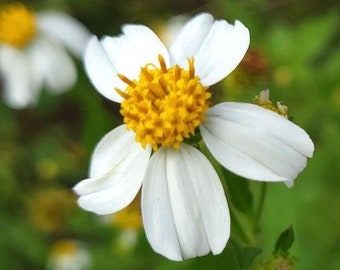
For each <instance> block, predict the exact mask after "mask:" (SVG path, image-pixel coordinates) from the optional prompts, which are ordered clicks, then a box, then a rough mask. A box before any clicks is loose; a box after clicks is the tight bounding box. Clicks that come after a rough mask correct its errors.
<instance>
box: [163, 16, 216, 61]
mask: <svg viewBox="0 0 340 270" xmlns="http://www.w3.org/2000/svg"><path fill="white" fill-rule="evenodd" d="M213 22H214V18H213V16H211V15H210V14H207V13H202V14H199V15H197V16H195V17H193V18H192V19H190V20H189V21H188V22H187V23H186V24H185V25H184V26H183V28H182V29H181V30H180V31H179V34H178V37H177V38H176V39H175V42H174V43H173V44H172V45H171V47H170V55H171V63H172V64H179V65H180V66H185V65H186V63H187V59H188V57H194V56H195V55H196V53H197V52H198V50H199V48H200V46H201V44H202V41H203V40H204V39H205V38H206V36H207V34H208V32H209V31H210V28H211V26H212V24H213Z"/></svg>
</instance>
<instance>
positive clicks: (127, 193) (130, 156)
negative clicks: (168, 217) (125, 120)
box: [74, 125, 151, 215]
mask: <svg viewBox="0 0 340 270" xmlns="http://www.w3.org/2000/svg"><path fill="white" fill-rule="evenodd" d="M134 135H135V134H134V133H133V132H128V131H127V130H126V126H125V125H122V126H119V127H117V128H115V129H114V130H112V131H111V132H109V133H108V134H106V135H105V136H104V137H103V139H102V140H101V141H100V142H99V144H98V145H97V147H96V149H95V151H94V153H93V156H92V161H91V169H90V176H89V179H86V180H83V181H81V182H80V183H78V184H77V185H76V186H75V187H74V190H75V192H76V193H77V194H79V195H80V198H79V199H78V204H79V205H80V206H81V207H82V208H84V209H86V210H88V211H92V212H95V213H97V214H103V215H104V214H111V213H114V212H117V211H119V210H121V209H123V208H124V207H126V206H127V205H128V204H129V203H130V202H131V201H132V200H133V199H134V198H135V197H136V195H137V193H138V191H139V189H140V187H141V185H142V180H143V177H144V173H145V170H146V168H147V163H148V161H149V158H150V155H151V148H150V147H148V148H146V149H143V148H142V147H141V146H140V144H139V143H137V142H136V141H135V139H134Z"/></svg>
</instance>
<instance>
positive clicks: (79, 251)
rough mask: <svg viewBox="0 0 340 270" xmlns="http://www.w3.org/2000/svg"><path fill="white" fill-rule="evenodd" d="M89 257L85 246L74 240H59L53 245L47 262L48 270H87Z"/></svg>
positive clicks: (89, 262)
mask: <svg viewBox="0 0 340 270" xmlns="http://www.w3.org/2000/svg"><path fill="white" fill-rule="evenodd" d="M90 266H91V256H90V253H89V251H88V250H87V249H86V248H85V246H84V245H83V244H82V243H80V242H78V241H74V240H69V239H66V240H59V241H58V242H56V243H54V244H53V246H52V248H51V251H50V253H49V256H48V260H47V269H48V270H87V269H90Z"/></svg>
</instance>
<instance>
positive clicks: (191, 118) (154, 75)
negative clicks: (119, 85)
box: [116, 55, 211, 150]
mask: <svg viewBox="0 0 340 270" xmlns="http://www.w3.org/2000/svg"><path fill="white" fill-rule="evenodd" d="M158 60H159V64H160V68H158V67H157V66H155V65H154V64H147V65H146V66H145V67H142V68H141V72H140V74H139V78H138V79H135V80H129V79H128V78H126V77H125V76H124V75H118V76H119V77H120V79H121V80H123V81H124V82H125V83H127V85H128V86H127V88H126V89H125V91H122V90H120V89H116V91H117V92H118V93H119V94H120V95H121V96H122V97H123V98H124V101H123V102H122V103H121V110H120V113H121V114H122V116H123V117H124V122H125V123H126V126H127V129H129V130H133V131H134V132H135V133H136V138H135V139H136V141H138V142H140V143H141V144H142V146H143V147H146V145H148V144H150V145H151V146H152V148H153V149H154V150H157V149H158V147H159V146H164V147H174V148H175V149H179V148H180V143H181V142H183V140H184V139H185V138H189V137H190V136H192V135H194V134H195V129H196V128H197V127H198V126H199V125H200V123H201V122H202V121H203V120H204V115H205V112H206V111H207V110H208V108H209V101H208V100H209V98H210V97H211V93H210V92H208V91H207V89H208V87H205V86H203V85H202V84H201V82H200V78H199V77H198V76H195V69H194V61H193V59H188V64H189V68H188V69H187V70H185V69H183V68H181V67H180V66H178V65H175V66H173V67H171V68H167V67H166V64H165V61H164V59H163V57H162V56H161V55H159V57H158Z"/></svg>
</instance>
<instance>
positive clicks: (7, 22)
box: [0, 3, 90, 109]
mask: <svg viewBox="0 0 340 270" xmlns="http://www.w3.org/2000/svg"><path fill="white" fill-rule="evenodd" d="M89 37H90V33H89V32H88V30H87V29H86V28H85V27H84V26H83V25H81V24H80V23H79V22H78V21H76V20H75V19H73V18H72V17H70V16H69V15H67V14H64V13H60V12H39V13H33V12H32V11H31V10H29V9H27V8H26V7H25V6H24V5H22V4H19V3H15V4H8V5H4V6H2V7H1V10H0V76H1V78H2V80H3V98H4V101H5V102H6V104H7V105H8V106H10V107H12V108H16V109H21V108H25V107H28V106H32V105H35V104H36V102H37V99H38V96H39V93H40V89H41V88H42V87H46V89H47V90H49V91H51V92H52V93H56V94H59V93H63V92H64V91H66V90H68V89H70V88H71V87H72V86H73V85H74V83H75V82H76V78H77V71H76V68H75V65H74V63H73V62H72V60H71V58H70V56H69V55H68V54H67V53H66V51H65V47H66V48H67V49H68V50H69V51H70V52H72V53H73V54H74V55H75V56H76V57H78V58H82V55H83V51H84V48H85V44H86V41H87V40H88V38H89Z"/></svg>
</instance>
